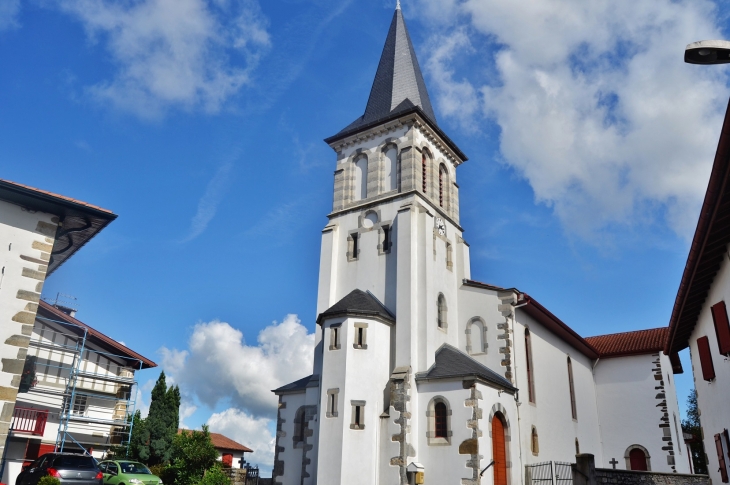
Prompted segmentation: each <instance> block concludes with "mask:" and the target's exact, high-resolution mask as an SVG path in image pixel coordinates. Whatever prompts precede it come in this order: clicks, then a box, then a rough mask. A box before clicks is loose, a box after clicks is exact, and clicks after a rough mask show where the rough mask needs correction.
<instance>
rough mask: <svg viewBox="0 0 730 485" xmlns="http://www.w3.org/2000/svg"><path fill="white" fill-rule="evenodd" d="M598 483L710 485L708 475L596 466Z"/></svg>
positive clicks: (600, 484) (609, 484)
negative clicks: (613, 468)
mask: <svg viewBox="0 0 730 485" xmlns="http://www.w3.org/2000/svg"><path fill="white" fill-rule="evenodd" d="M596 484H597V485H655V484H656V485H710V477H709V476H707V475H685V474H682V473H658V472H640V471H634V470H612V469H610V468H608V469H607V468H596Z"/></svg>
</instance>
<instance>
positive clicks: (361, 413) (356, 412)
mask: <svg viewBox="0 0 730 485" xmlns="http://www.w3.org/2000/svg"><path fill="white" fill-rule="evenodd" d="M350 403H351V404H352V423H350V429H365V401H350Z"/></svg>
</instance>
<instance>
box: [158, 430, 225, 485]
mask: <svg viewBox="0 0 730 485" xmlns="http://www.w3.org/2000/svg"><path fill="white" fill-rule="evenodd" d="M217 459H218V450H216V449H215V447H214V446H213V443H212V442H211V441H210V433H209V432H208V427H207V426H203V431H189V430H183V431H182V432H181V433H180V434H178V435H177V436H175V438H174V439H173V441H172V463H171V464H170V467H169V470H170V472H171V475H172V476H173V477H174V478H173V479H172V480H166V479H165V478H162V481H163V482H164V483H175V484H176V485H195V484H197V483H199V482H200V481H201V480H202V479H203V475H204V474H205V472H206V470H209V469H211V468H213V466H214V465H215V464H216V461H217Z"/></svg>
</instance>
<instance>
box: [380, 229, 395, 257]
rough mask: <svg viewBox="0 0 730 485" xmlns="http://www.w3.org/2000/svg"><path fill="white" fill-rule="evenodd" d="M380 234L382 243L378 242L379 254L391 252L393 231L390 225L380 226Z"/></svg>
mask: <svg viewBox="0 0 730 485" xmlns="http://www.w3.org/2000/svg"><path fill="white" fill-rule="evenodd" d="M378 234H379V236H380V243H379V244H378V252H379V254H387V253H389V252H390V246H391V243H392V232H391V228H390V226H385V225H383V226H380V229H379V230H378Z"/></svg>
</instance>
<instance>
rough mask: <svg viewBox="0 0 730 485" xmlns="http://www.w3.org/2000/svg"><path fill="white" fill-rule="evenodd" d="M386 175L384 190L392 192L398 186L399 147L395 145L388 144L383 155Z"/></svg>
mask: <svg viewBox="0 0 730 485" xmlns="http://www.w3.org/2000/svg"><path fill="white" fill-rule="evenodd" d="M383 162H384V169H385V170H384V171H383V172H384V175H385V179H384V180H383V182H384V183H383V190H384V191H385V192H390V191H391V190H396V189H397V188H398V149H397V147H396V146H395V145H388V146H387V147H386V148H385V153H384V156H383Z"/></svg>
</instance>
